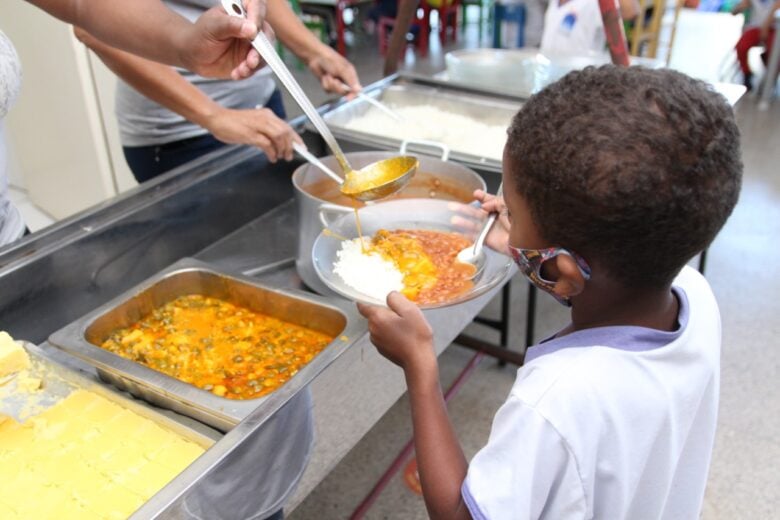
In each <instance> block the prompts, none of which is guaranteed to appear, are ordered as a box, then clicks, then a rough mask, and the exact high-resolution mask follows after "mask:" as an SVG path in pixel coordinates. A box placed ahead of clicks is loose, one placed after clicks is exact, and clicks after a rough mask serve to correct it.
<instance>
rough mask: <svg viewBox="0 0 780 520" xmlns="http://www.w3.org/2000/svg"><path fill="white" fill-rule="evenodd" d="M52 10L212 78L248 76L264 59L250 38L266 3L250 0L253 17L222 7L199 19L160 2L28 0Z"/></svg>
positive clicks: (114, 41) (113, 41)
mask: <svg viewBox="0 0 780 520" xmlns="http://www.w3.org/2000/svg"><path fill="white" fill-rule="evenodd" d="M28 1H30V3H32V4H34V5H36V6H38V7H40V8H41V9H43V10H44V11H46V12H48V13H49V14H51V15H53V16H55V17H57V18H59V19H61V20H64V21H66V22H68V23H72V24H73V25H77V26H79V27H83V28H84V29H86V30H87V31H89V32H90V33H92V34H94V35H95V36H97V37H98V38H100V39H101V40H103V41H105V42H107V43H108V44H110V45H113V46H116V47H118V48H121V49H124V50H127V51H129V52H133V53H135V54H138V55H141V56H144V57H146V58H149V59H152V60H155V61H159V62H162V63H167V64H169V65H178V66H181V67H184V68H187V69H189V70H192V71H195V72H197V73H198V74H201V75H204V76H209V77H233V79H239V78H244V77H247V76H249V75H251V74H252V72H253V71H254V69H256V68H257V67H258V65H259V63H260V59H259V55H258V54H257V52H256V51H254V50H252V48H251V46H250V44H249V41H248V40H249V39H251V38H254V37H255V35H256V34H257V28H258V27H261V26H262V24H263V19H264V17H265V2H264V1H262V0H245V1H244V4H245V7H246V10H247V18H248V20H242V19H239V18H235V17H232V16H228V15H227V14H226V13H225V12H224V10H223V9H222V7H215V8H213V9H210V10H209V11H207V12H206V13H204V14H203V15H202V16H201V17H200V18H198V20H197V21H196V22H195V23H190V22H189V21H188V20H186V19H185V18H183V17H182V16H180V15H178V14H176V13H174V12H173V11H171V10H170V9H168V8H167V7H165V6H164V5H163V4H162V2H160V0H135V1H134V2H132V4H131V3H128V2H125V1H121V0H28Z"/></svg>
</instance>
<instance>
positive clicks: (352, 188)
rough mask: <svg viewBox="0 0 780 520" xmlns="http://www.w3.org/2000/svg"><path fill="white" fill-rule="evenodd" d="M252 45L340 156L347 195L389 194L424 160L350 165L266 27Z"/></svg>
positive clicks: (235, 7) (236, 10)
mask: <svg viewBox="0 0 780 520" xmlns="http://www.w3.org/2000/svg"><path fill="white" fill-rule="evenodd" d="M221 1H222V7H223V8H224V9H225V11H226V12H227V13H228V14H229V15H230V16H235V17H238V18H246V11H244V6H243V5H241V2H240V0H221ZM252 47H254V48H255V49H256V50H257V52H259V53H260V56H262V57H263V59H264V60H265V62H266V63H267V64H268V66H269V67H271V70H273V71H274V73H275V74H276V76H277V77H278V78H279V81H281V82H282V84H284V86H285V87H286V88H287V90H288V92H289V93H290V95H291V96H292V97H293V99H295V101H296V102H297V103H298V105H299V106H300V107H301V109H302V110H303V112H304V113H305V114H306V116H307V117H308V118H309V120H310V121H311V122H312V124H313V125H314V127H315V128H316V129H317V131H318V132H319V133H320V135H321V136H322V138H323V139H324V140H325V142H326V143H327V145H328V147H330V149H331V151H333V155H335V156H336V160H338V162H339V164H340V165H341V169H342V170H344V173H345V177H346V179H345V181H344V183H343V184H342V185H341V192H342V193H343V194H344V195H346V196H348V197H352V198H354V199H358V200H362V201H364V202H365V201H370V200H376V199H381V198H384V197H387V196H389V195H392V194H393V193H395V192H396V191H398V190H400V189H401V188H403V187H404V186H406V184H407V183H408V182H409V180H410V179H411V178H412V175H414V174H415V172H416V171H417V168H418V166H419V164H420V163H419V161H418V160H417V159H416V158H414V157H411V156H402V157H391V158H390V159H384V160H382V161H377V162H375V163H373V164H369V165H368V166H366V167H364V168H362V169H361V170H354V169H353V168H352V167H351V166H350V165H349V162H348V161H347V158H346V157H345V156H344V152H343V151H342V150H341V147H340V146H339V144H338V143H337V142H336V138H335V137H334V136H333V133H332V132H331V131H330V129H329V128H328V126H327V124H326V123H325V120H324V119H322V116H321V115H320V113H319V112H317V109H315V108H314V105H313V104H312V102H311V100H310V99H309V97H308V96H307V95H306V94H305V93H304V92H303V89H302V88H301V86H300V85H299V84H298V82H297V81H296V80H295V78H294V77H293V75H292V73H291V72H290V70H289V69H288V68H287V66H286V65H285V64H284V62H283V61H282V59H281V58H280V57H279V54H278V53H277V52H276V49H274V46H273V45H271V42H270V41H268V38H267V37H266V36H265V34H264V33H263V31H262V30H260V31H258V33H257V36H256V37H255V39H254V40H252Z"/></svg>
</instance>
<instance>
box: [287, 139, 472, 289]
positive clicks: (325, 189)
mask: <svg viewBox="0 0 780 520" xmlns="http://www.w3.org/2000/svg"><path fill="white" fill-rule="evenodd" d="M408 144H414V145H416V146H417V147H419V146H420V145H428V146H432V147H436V148H439V149H441V151H442V153H441V158H440V159H436V158H434V157H429V156H425V155H420V156H418V158H419V159H420V167H419V169H418V173H417V174H416V175H415V177H414V178H413V179H412V182H410V183H409V185H407V187H406V188H404V189H403V190H402V191H401V192H400V193H399V194H398V195H397V196H395V197H393V198H407V199H408V198H425V199H431V198H434V199H442V198H451V199H455V200H460V201H462V202H470V201H471V200H472V196H471V194H472V193H473V192H474V190H477V189H482V190H484V189H485V181H484V180H483V179H482V177H480V175H479V174H478V173H476V172H475V171H474V170H471V169H470V168H467V167H465V166H462V165H460V164H457V163H452V162H447V158H448V157H449V149H448V148H447V147H446V146H444V145H441V144H439V143H433V142H422V141H414V142H411V141H410V142H407V141H405V142H404V143H403V144H402V145H401V154H404V153H406V147H407V145H408ZM396 155H398V154H397V153H396V152H354V153H348V154H347V159H348V160H349V162H350V164H351V165H352V167H353V168H362V167H363V166H365V165H368V164H370V163H372V162H375V161H379V160H381V159H387V158H389V157H394V156H396ZM320 160H321V161H322V162H323V163H325V165H326V166H328V167H330V168H331V169H333V170H334V171H336V172H338V171H340V170H339V167H338V163H337V162H336V159H335V158H334V157H333V156H328V157H324V158H321V159H320ZM292 179H293V186H294V187H295V201H296V204H297V206H298V248H297V254H296V256H295V266H296V268H297V270H298V275H299V276H300V277H301V280H303V282H304V283H305V284H306V285H308V286H309V287H310V288H311V289H313V290H315V291H317V292H318V293H320V294H325V295H333V294H335V293H334V292H333V291H331V290H330V289H329V288H328V287H327V286H326V285H325V284H324V283H322V281H321V280H320V278H319V276H317V273H316V271H315V270H314V265H313V264H312V257H311V251H312V246H313V245H314V241H315V240H316V239H317V236H318V235H319V234H320V232H321V231H322V230H323V229H324V228H325V227H328V226H329V224H330V223H331V222H333V221H334V220H335V219H336V218H338V217H339V216H341V215H343V214H344V213H345V212H349V211H352V209H353V207H355V206H350V205H349V204H350V203H351V201H350V200H349V199H345V198H342V197H339V196H338V186H336V184H335V183H334V182H333V181H332V180H330V179H329V178H328V177H327V176H326V175H325V174H324V173H322V172H321V171H320V170H318V169H317V168H316V167H314V166H312V165H310V164H308V163H307V164H303V165H301V166H299V167H298V169H296V170H295V172H294V173H293V177H292Z"/></svg>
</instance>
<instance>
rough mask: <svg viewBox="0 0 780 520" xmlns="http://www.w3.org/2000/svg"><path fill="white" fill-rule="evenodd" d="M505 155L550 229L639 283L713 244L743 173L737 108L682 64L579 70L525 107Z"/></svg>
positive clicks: (668, 274) (651, 281)
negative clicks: (690, 74)
mask: <svg viewBox="0 0 780 520" xmlns="http://www.w3.org/2000/svg"><path fill="white" fill-rule="evenodd" d="M506 153H507V154H508V155H509V160H510V165H511V167H512V168H513V171H511V172H509V173H510V174H511V175H512V176H513V180H514V184H515V185H516V186H517V189H518V191H519V192H520V194H521V195H522V196H523V197H524V198H525V200H526V201H527V202H528V204H529V206H530V209H531V214H532V218H533V220H534V223H535V224H536V226H537V227H538V228H539V230H540V232H541V234H542V236H543V237H544V238H545V239H546V240H548V241H549V242H551V243H552V244H554V245H558V246H562V247H566V248H570V249H571V250H573V251H576V252H577V253H579V254H580V255H582V256H583V257H584V258H585V259H586V260H588V261H590V262H593V263H595V264H598V265H601V266H602V267H603V268H604V269H605V270H607V271H608V272H609V273H610V274H611V275H612V276H613V277H614V278H615V279H617V280H619V281H621V282H622V283H624V284H626V285H629V286H633V287H661V286H664V285H666V284H668V283H670V282H671V281H672V279H673V278H674V277H675V276H676V275H677V273H678V272H679V270H680V269H681V268H682V267H683V265H685V263H686V262H687V261H688V260H690V259H691V257H693V256H694V255H696V254H697V253H699V252H700V251H702V250H703V249H705V248H706V247H707V246H708V245H709V244H710V242H711V241H712V240H713V238H714V237H715V235H716V234H717V233H718V231H719V230H720V228H721V227H722V226H723V224H724V223H725V222H726V219H727V218H728V216H729V215H730V214H731V211H732V210H733V209H734V205H735V204H736V202H737V197H738V195H739V190H740V184H741V177H742V161H741V159H740V147H739V130H738V129H737V124H736V122H735V120H734V114H733V112H732V110H731V107H730V106H729V105H728V103H727V102H726V100H725V99H724V98H723V97H722V96H721V95H719V94H717V93H715V92H713V91H712V90H711V89H710V88H709V87H708V86H707V84H705V83H704V82H702V81H698V80H694V79H692V78H690V77H688V76H685V75H683V74H680V73H678V72H675V71H672V70H649V69H645V68H642V67H630V68H623V67H615V66H611V65H607V66H603V67H599V68H594V67H588V68H586V69H585V70H582V71H578V72H571V73H569V74H567V75H566V76H565V77H564V78H563V79H561V80H560V81H558V82H556V83H554V84H552V85H550V86H549V87H547V88H545V89H544V90H543V91H541V92H539V93H538V94H537V95H535V96H533V97H532V98H531V99H530V100H529V101H528V102H527V103H526V104H525V106H523V108H522V109H521V110H520V112H518V114H517V115H516V116H515V117H514V119H513V120H512V124H511V126H510V128H509V139H508V142H507V152H506Z"/></svg>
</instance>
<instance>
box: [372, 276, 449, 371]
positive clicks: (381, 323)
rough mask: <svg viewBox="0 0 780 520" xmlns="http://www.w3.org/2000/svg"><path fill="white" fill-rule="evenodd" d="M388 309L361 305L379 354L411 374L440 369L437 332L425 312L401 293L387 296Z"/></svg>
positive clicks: (392, 293)
mask: <svg viewBox="0 0 780 520" xmlns="http://www.w3.org/2000/svg"><path fill="white" fill-rule="evenodd" d="M387 306H388V307H389V308H387V309H386V308H384V307H375V306H372V305H365V304H362V303H358V311H360V314H362V315H363V316H364V317H365V318H366V319H367V320H368V332H369V333H370V334H371V343H373V344H374V345H375V346H376V348H377V350H379V353H380V354H382V355H383V356H384V357H386V358H387V359H389V360H390V361H392V362H393V363H395V364H396V365H398V366H400V367H401V368H403V369H404V372H407V375H409V373H410V372H417V371H420V370H428V369H434V370H435V368H436V354H435V352H434V350H433V330H432V329H431V326H430V325H429V324H428V322H427V321H426V320H425V317H424V316H423V313H422V311H421V310H420V308H419V307H417V306H416V305H415V304H414V303H412V302H410V301H409V300H407V299H406V297H404V296H403V295H402V294H401V293H399V292H395V291H394V292H391V293H390V294H389V295H388V296H387Z"/></svg>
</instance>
